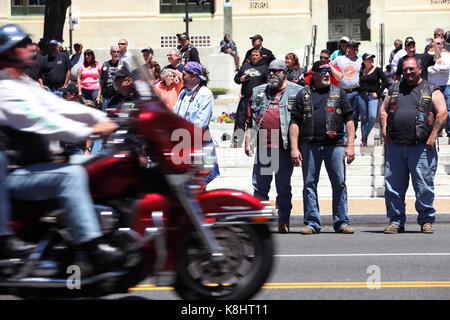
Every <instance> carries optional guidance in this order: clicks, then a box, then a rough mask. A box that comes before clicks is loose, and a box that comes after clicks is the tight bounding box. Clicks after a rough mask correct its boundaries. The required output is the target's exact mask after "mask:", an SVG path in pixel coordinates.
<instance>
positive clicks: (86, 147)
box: [84, 147, 92, 152]
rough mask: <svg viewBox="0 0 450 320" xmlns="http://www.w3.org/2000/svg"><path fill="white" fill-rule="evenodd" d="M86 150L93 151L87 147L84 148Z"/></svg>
mask: <svg viewBox="0 0 450 320" xmlns="http://www.w3.org/2000/svg"><path fill="white" fill-rule="evenodd" d="M84 150H87V151H89V152H92V148H88V147H86V148H84Z"/></svg>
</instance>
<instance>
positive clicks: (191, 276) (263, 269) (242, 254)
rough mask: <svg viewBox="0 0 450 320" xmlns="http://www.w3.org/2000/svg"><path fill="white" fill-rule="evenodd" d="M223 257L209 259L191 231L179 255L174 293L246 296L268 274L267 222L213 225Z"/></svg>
mask: <svg viewBox="0 0 450 320" xmlns="http://www.w3.org/2000/svg"><path fill="white" fill-rule="evenodd" d="M213 232H214V235H215V236H216V239H217V241H218V242H219V244H220V246H222V247H223V248H224V253H225V258H226V259H225V261H222V262H215V261H213V260H211V258H210V256H209V254H208V253H207V251H206V249H205V248H204V247H203V246H202V245H201V242H200V241H199V239H198V237H197V236H196V234H195V232H192V233H191V234H190V235H189V236H188V237H187V239H186V241H185V242H184V244H183V245H182V246H181V248H180V251H179V255H178V264H177V265H178V271H177V280H176V283H175V285H174V287H175V291H176V292H177V294H178V295H179V296H180V297H181V298H183V299H186V300H222V299H224V300H246V299H250V298H251V297H253V296H254V295H255V294H256V293H257V292H258V290H259V289H260V288H261V286H262V285H263V284H264V282H265V281H266V280H267V278H268V277H269V274H270V271H271V270H272V264H273V242H272V237H271V233H270V231H269V229H268V226H266V225H244V224H242V225H233V226H219V227H214V228H213Z"/></svg>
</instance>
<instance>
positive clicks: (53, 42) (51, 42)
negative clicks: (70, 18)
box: [48, 39, 59, 46]
mask: <svg viewBox="0 0 450 320" xmlns="http://www.w3.org/2000/svg"><path fill="white" fill-rule="evenodd" d="M48 44H51V45H54V46H59V42H58V40H55V39H52V40H50V42H49V43H48Z"/></svg>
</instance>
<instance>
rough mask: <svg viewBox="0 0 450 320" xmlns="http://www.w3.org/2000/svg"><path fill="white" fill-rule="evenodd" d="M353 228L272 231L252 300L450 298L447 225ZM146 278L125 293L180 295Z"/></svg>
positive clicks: (449, 229)
mask: <svg viewBox="0 0 450 320" xmlns="http://www.w3.org/2000/svg"><path fill="white" fill-rule="evenodd" d="M355 230H356V232H355V234H353V235H344V234H336V233H334V231H333V230H332V229H331V228H327V227H326V228H324V229H323V230H322V233H320V234H317V235H310V236H305V235H301V234H300V233H299V232H294V233H290V234H286V235H281V234H277V233H274V234H273V235H274V239H275V243H276V257H275V265H274V268H273V272H272V274H271V276H270V278H269V279H268V281H267V282H266V284H265V285H264V287H263V289H262V290H261V291H260V292H259V293H258V294H257V295H256V296H255V297H254V299H255V300H315V299H320V300H328V299H332V300H349V299H350V300H361V299H363V300H366V299H367V300H390V299H395V300H399V299H400V300H411V299H413V300H414V299H439V300H447V299H450V224H441V225H439V224H436V225H435V233H434V234H422V233H420V232H419V231H420V227H419V226H418V225H416V224H411V225H407V226H406V232H405V233H403V234H397V235H385V234H383V232H382V230H383V226H358V227H355ZM150 283H151V282H149V283H147V284H145V283H143V284H141V285H139V286H137V287H135V288H132V290H131V291H130V294H129V295H128V297H134V298H137V297H144V298H146V299H157V300H159V299H178V297H177V296H176V294H175V292H174V291H173V290H172V289H171V288H162V290H160V288H156V287H153V286H152V285H151V284H150ZM107 298H108V299H117V298H124V296H123V295H121V296H118V295H117V296H109V297H107Z"/></svg>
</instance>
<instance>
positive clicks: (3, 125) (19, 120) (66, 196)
mask: <svg viewBox="0 0 450 320" xmlns="http://www.w3.org/2000/svg"><path fill="white" fill-rule="evenodd" d="M30 44H31V40H30V38H29V36H28V34H26V33H24V32H23V31H22V30H21V28H20V27H19V26H17V25H13V24H10V25H5V26H2V27H0V150H1V151H3V152H4V153H5V154H6V155H7V156H8V161H9V163H10V165H14V167H15V168H16V169H14V170H13V171H12V172H10V173H9V174H8V177H7V178H6V180H5V179H2V181H4V183H5V184H4V187H6V188H7V191H9V194H10V195H11V196H12V197H14V198H15V199H17V200H30V201H33V200H47V199H58V200H59V202H60V203H61V207H62V208H63V209H64V213H63V218H64V221H65V222H66V224H67V226H68V227H69V229H70V232H71V236H72V237H73V239H74V241H73V243H74V245H76V246H79V248H80V249H81V250H83V251H85V252H86V254H87V256H88V258H89V260H90V262H91V263H92V265H93V267H94V268H97V267H98V268H103V267H104V266H107V265H111V264H115V263H119V262H121V261H122V255H121V254H120V253H119V252H117V251H109V250H105V248H104V247H100V246H99V242H98V239H99V238H100V237H101V236H102V233H101V229H100V226H99V222H98V218H97V215H96V213H95V211H94V207H93V203H92V199H91V198H90V193H89V183H88V179H87V174H86V171H85V170H84V168H83V167H81V166H76V165H69V164H67V163H54V162H52V158H51V156H50V154H51V153H50V149H49V141H50V140H60V141H64V142H77V141H79V140H84V139H86V138H87V137H89V136H90V135H91V134H100V135H102V136H107V135H109V134H110V133H112V132H113V131H114V130H115V129H116V128H117V126H116V125H115V124H114V123H113V122H111V121H110V120H108V119H107V117H106V115H105V114H104V113H102V112H101V111H97V110H95V109H93V108H88V107H84V106H82V105H81V104H76V103H74V102H68V101H65V100H63V99H61V98H59V97H57V96H56V95H53V94H52V93H49V92H48V91H46V90H44V89H42V88H41V87H40V86H39V85H37V84H36V83H35V82H34V81H32V80H29V79H23V78H21V75H22V73H23V71H24V70H25V68H26V67H28V66H29V65H31V63H33V61H32V58H31V57H32V50H31V46H30ZM5 181H6V182H5ZM0 191H1V190H0ZM2 197H3V196H0V198H2ZM6 209H8V208H6ZM10 215H11V212H10V211H3V212H0V222H1V223H2V225H1V226H0V230H1V232H2V233H1V234H0V258H11V257H18V256H21V255H22V254H25V253H26V252H27V250H25V249H28V246H27V244H25V243H23V242H22V241H20V240H19V239H18V238H17V237H16V236H14V234H13V232H12V230H9V228H8V226H5V223H6V222H7V221H9V220H10ZM111 249H112V248H111Z"/></svg>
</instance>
